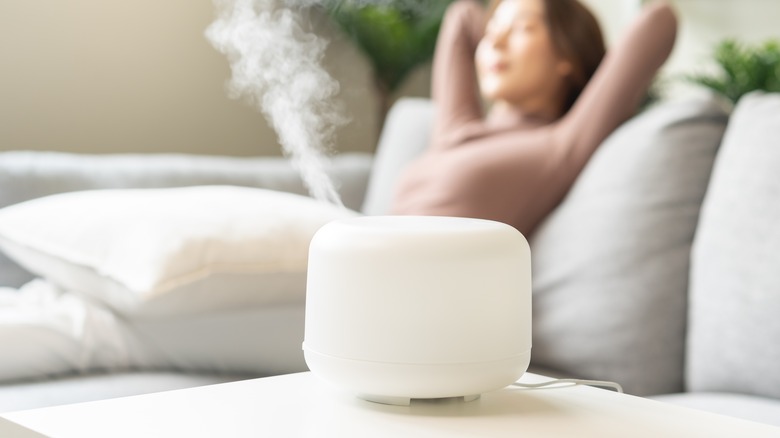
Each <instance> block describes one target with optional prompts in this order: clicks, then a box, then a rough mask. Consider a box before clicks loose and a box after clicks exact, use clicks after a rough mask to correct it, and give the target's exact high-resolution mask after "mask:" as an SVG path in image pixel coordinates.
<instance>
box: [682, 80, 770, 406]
mask: <svg viewBox="0 0 780 438" xmlns="http://www.w3.org/2000/svg"><path fill="white" fill-rule="evenodd" d="M692 263H693V266H692V270H691V295H690V323H689V335H688V357H687V359H688V360H687V382H688V389H690V390H692V391H733V392H741V393H749V394H756V395H763V396H767V397H774V398H780V348H778V345H780V344H779V342H780V341H779V340H780V94H760V93H757V94H752V95H748V96H746V97H744V98H743V99H741V100H740V101H739V103H738V105H737V106H736V108H735V110H734V114H733V116H732V118H731V120H730V122H729V127H728V131H727V133H726V135H725V137H724V144H723V147H722V149H721V151H720V153H719V154H718V158H717V162H716V164H715V168H714V171H713V175H712V181H711V183H710V186H709V189H708V191H707V196H706V198H705V201H704V206H703V207H702V213H701V218H700V223H699V228H698V232H697V236H696V241H695V243H694V248H693V255H692Z"/></svg>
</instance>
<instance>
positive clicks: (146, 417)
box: [0, 373, 780, 438]
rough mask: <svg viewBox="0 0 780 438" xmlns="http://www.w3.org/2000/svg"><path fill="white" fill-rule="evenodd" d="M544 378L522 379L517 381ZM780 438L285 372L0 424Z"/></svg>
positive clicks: (582, 392) (589, 396) (653, 416)
mask: <svg viewBox="0 0 780 438" xmlns="http://www.w3.org/2000/svg"><path fill="white" fill-rule="evenodd" d="M540 380H545V379H544V378H541V377H540V376H536V375H533V374H526V375H525V376H524V377H523V379H522V380H521V381H524V382H537V381H540ZM41 434H42V435H44V436H53V437H79V438H85V437H123V436H128V437H152V436H162V437H185V436H186V437H198V436H204V437H241V436H263V437H380V438H381V437H415V438H418V437H448V438H451V437H513V438H516V437H519V436H523V437H561V436H576V437H590V436H592V437H621V438H622V437H654V438H655V437H699V436H701V437H736V436H739V437H748V436H749V437H752V438H755V437H769V436H771V437H780V428H776V427H772V426H768V425H763V424H759V423H753V422H749V421H745V420H740V419H736V418H731V417H725V416H720V415H716V414H711V413H707V412H703V411H697V410H692V409H687V408H682V407H677V406H673V405H668V404H664V403H661V402H656V401H652V400H647V399H643V398H639V397H633V396H629V395H623V394H618V393H615V392H612V391H609V390H604V389H596V388H591V387H585V386H566V387H556V388H546V389H533V390H531V389H521V388H515V387H509V388H506V389H503V390H500V391H494V392H490V393H487V394H484V395H483V396H482V398H480V399H478V400H476V401H472V402H464V401H462V400H453V399H448V400H433V401H418V400H415V401H413V402H412V405H411V406H388V405H381V404H376V403H371V402H367V401H364V400H360V399H358V398H356V397H353V396H352V395H350V394H347V393H343V392H341V391H340V390H338V389H335V388H332V387H330V386H329V385H328V384H326V383H323V382H321V381H320V380H319V379H318V378H317V377H316V376H314V375H312V374H311V373H300V374H290V375H286V376H278V377H269V378H264V379H255V380H246V381H242V382H232V383H225V384H219V385H212V386H204V387H199V388H190V389H183V390H177V391H169V392H161V393H156V394H147V395H141V396H134V397H126V398H119V399H113V400H103V401H98V402H89V403H79V404H73V405H65V406H57V407H50V408H43V409H35V410H29V411H19V412H13V413H6V414H4V415H3V416H0V437H3V438H5V437H22V438H23V437H38V436H41Z"/></svg>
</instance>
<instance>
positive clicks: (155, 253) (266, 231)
mask: <svg viewBox="0 0 780 438" xmlns="http://www.w3.org/2000/svg"><path fill="white" fill-rule="evenodd" d="M355 214H356V213H354V212H352V211H350V210H347V209H344V208H339V207H336V206H333V205H330V204H325V203H322V202H318V201H315V200H313V199H312V198H309V197H305V196H301V195H295V194H290V193H283V192H276V191H271V190H264V189H255V188H248V187H236V186H195V187H184V188H168V189H117V190H91V191H81V192H71V193H64V194H58V195H51V196H47V197H43V198H38V199H34V200H31V201H27V202H23V203H19V204H15V205H12V206H10V207H6V208H4V209H2V210H0V247H2V249H3V250H4V251H5V252H6V253H7V254H8V255H9V256H10V257H11V258H12V259H14V260H15V261H16V262H18V263H19V264H20V265H22V266H24V267H25V268H27V269H28V270H30V271H31V272H33V273H35V274H37V275H39V276H40V277H42V278H45V279H47V280H49V281H50V282H51V283H53V284H55V285H56V286H59V287H61V288H62V289H64V290H66V291H73V292H76V293H81V294H84V295H87V296H89V297H91V298H93V299H97V300H99V301H101V302H103V303H105V304H106V305H108V306H110V307H112V308H113V309H114V310H116V311H118V312H120V313H121V314H125V315H134V316H145V317H146V316H161V315H166V316H167V315H172V314H188V313H202V312H211V311H215V310H222V309H229V308H240V307H244V306H268V305H279V304H290V303H299V304H302V303H303V300H304V295H305V282H306V268H307V259H308V248H309V241H310V240H311V238H312V236H313V235H314V233H315V232H316V231H317V230H318V229H319V228H320V227H321V226H322V225H324V224H325V223H327V222H329V221H330V220H333V219H337V218H345V217H350V216H354V215H355Z"/></svg>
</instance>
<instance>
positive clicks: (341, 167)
mask: <svg viewBox="0 0 780 438" xmlns="http://www.w3.org/2000/svg"><path fill="white" fill-rule="evenodd" d="M372 162H373V156H372V155H370V154H365V153H348V154H346V153H345V154H340V155H336V156H334V157H333V158H332V159H331V160H330V164H329V168H328V169H327V171H328V173H329V174H330V175H331V176H332V178H333V179H334V183H335V185H336V187H337V190H338V191H339V194H340V195H341V197H342V201H343V202H344V205H345V206H346V207H348V208H350V209H352V210H360V207H361V204H362V203H363V197H364V196H365V191H366V186H367V183H368V178H369V173H370V172H371V166H372ZM195 185H236V186H247V187H258V188H265V189H271V190H278V191H284V192H291V193H298V194H308V192H307V190H306V188H305V187H304V185H303V182H302V181H301V178H300V176H299V174H298V172H297V171H296V170H295V169H294V168H293V167H292V165H291V164H290V162H289V160H288V159H286V158H283V157H253V158H240V157H225V156H202V155H187V154H108V155H90V154H75V153H62V152H38V151H9V152H0V208H2V207H5V206H7V205H11V204H16V203H19V202H23V201H27V200H30V199H34V198H40V197H43V196H48V195H53V194H56V193H64V192H72V191H79V190H94V189H119V188H162V187H182V186H195ZM31 279H32V275H31V274H29V273H27V272H26V271H25V270H23V269H22V268H21V267H19V266H18V265H16V264H15V263H14V262H12V261H11V260H9V259H8V258H7V257H5V256H4V255H3V254H0V286H11V287H19V286H21V285H22V284H24V283H26V282H28V281H29V280H31Z"/></svg>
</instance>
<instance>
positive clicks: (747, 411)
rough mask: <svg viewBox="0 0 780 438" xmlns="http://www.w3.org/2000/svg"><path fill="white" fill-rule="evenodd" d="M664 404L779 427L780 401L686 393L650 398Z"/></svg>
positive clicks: (751, 396)
mask: <svg viewBox="0 0 780 438" xmlns="http://www.w3.org/2000/svg"><path fill="white" fill-rule="evenodd" d="M652 399H653V400H658V401H661V402H664V403H671V404H674V405H677V406H685V407H687V408H692V409H699V410H702V411H708V412H714V413H716V414H721V415H729V416H731V417H737V418H742V419H744V420H750V421H757V422H759V423H767V424H771V425H773V426H780V400H777V399H772V398H766V397H757V396H754V395H744V394H733V393H719V392H707V393H704V392H686V393H678V394H663V395H656V396H653V397H652Z"/></svg>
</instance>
